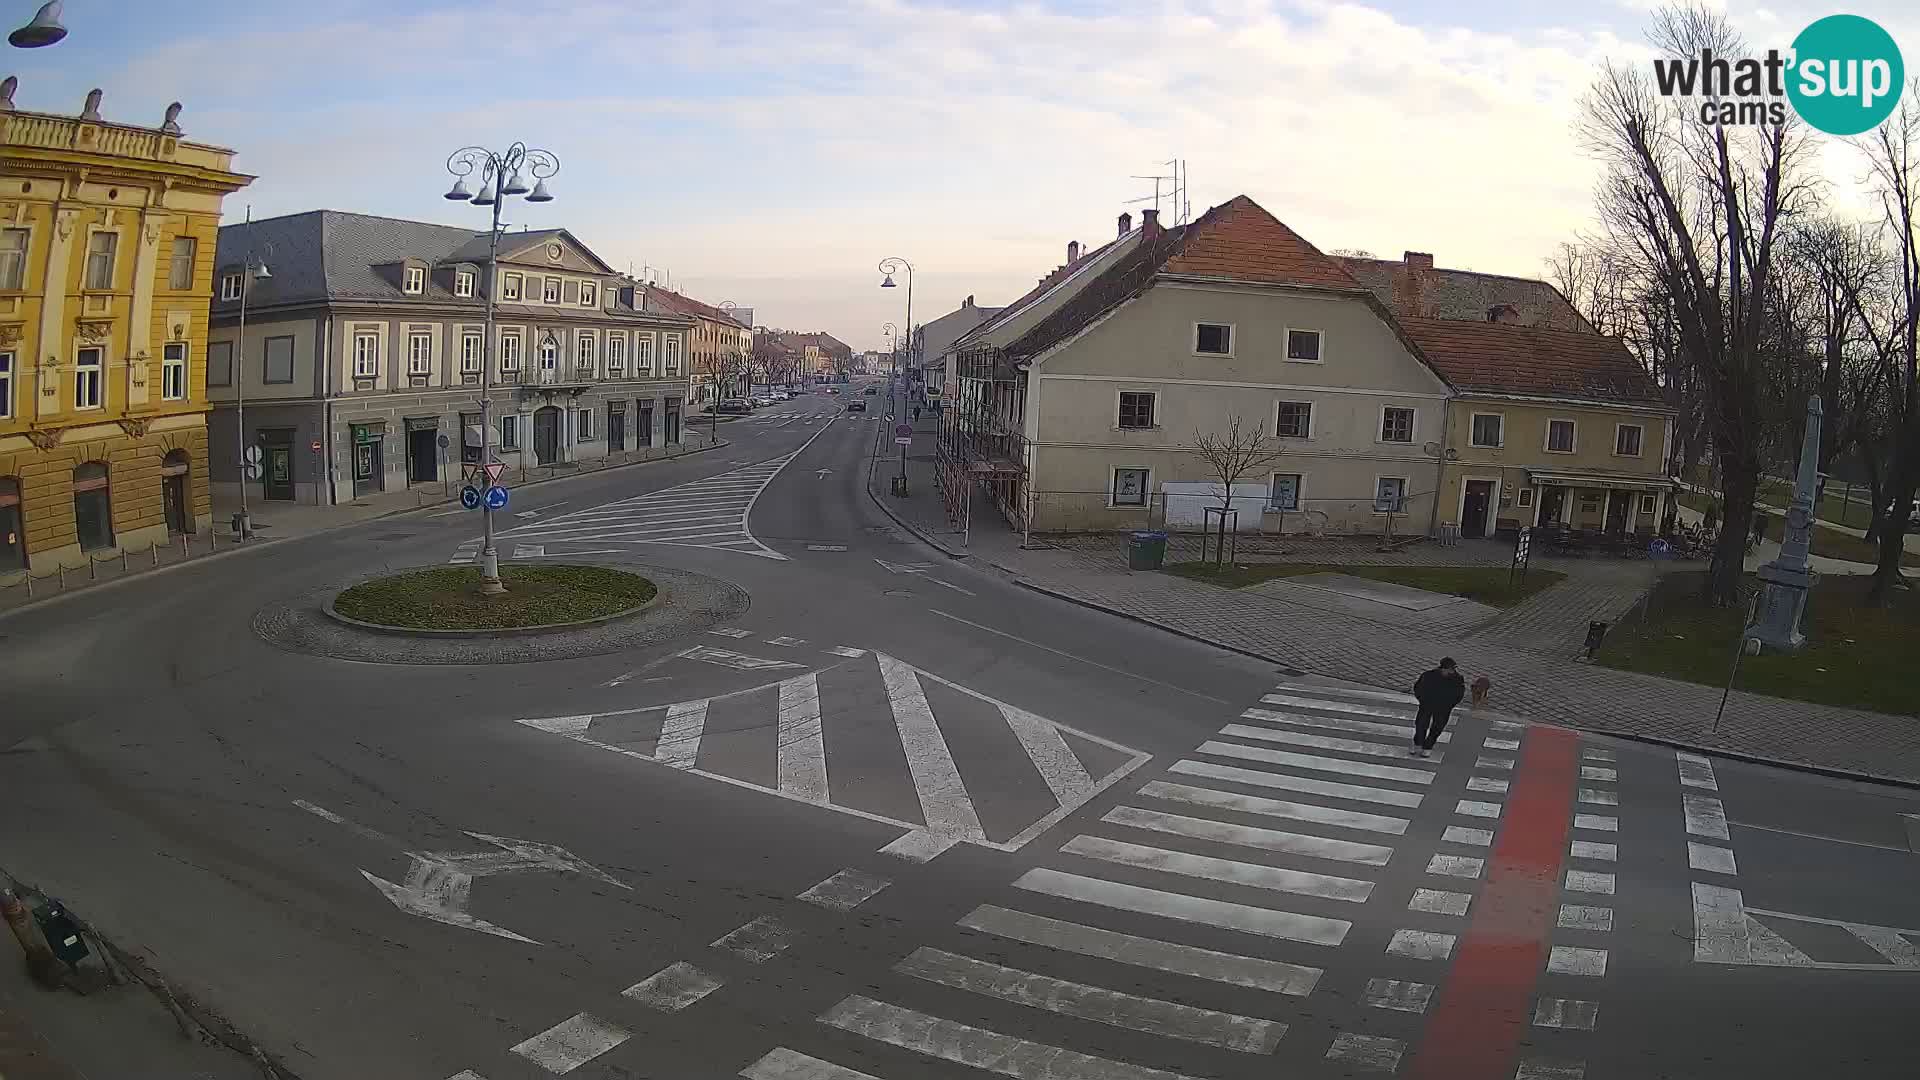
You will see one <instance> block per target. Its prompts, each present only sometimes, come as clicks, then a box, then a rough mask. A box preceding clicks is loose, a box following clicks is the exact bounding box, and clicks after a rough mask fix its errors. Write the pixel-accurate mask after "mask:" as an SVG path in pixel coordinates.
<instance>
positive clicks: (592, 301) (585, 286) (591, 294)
mask: <svg viewBox="0 0 1920 1080" xmlns="http://www.w3.org/2000/svg"><path fill="white" fill-rule="evenodd" d="M580 306H581V307H599V306H600V286H598V285H596V284H594V283H593V282H591V281H583V282H581V283H580Z"/></svg>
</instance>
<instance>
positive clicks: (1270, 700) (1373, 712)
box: [1260, 694, 1414, 727]
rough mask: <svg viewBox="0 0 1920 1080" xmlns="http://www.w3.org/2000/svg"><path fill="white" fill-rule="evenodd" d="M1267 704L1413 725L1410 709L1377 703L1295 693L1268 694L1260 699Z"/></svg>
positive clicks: (1412, 712) (1412, 711)
mask: <svg viewBox="0 0 1920 1080" xmlns="http://www.w3.org/2000/svg"><path fill="white" fill-rule="evenodd" d="M1260 700H1261V701H1264V702H1266V703H1267V704H1269V705H1292V706H1294V707H1296V708H1302V709H1318V710H1320V711H1321V712H1338V713H1349V714H1351V715H1354V716H1378V717H1380V718H1382V719H1385V720H1404V721H1406V724H1407V726H1408V727H1412V726H1413V714H1414V710H1412V709H1388V708H1385V707H1383V706H1379V705H1359V704H1353V703H1349V702H1345V701H1328V700H1327V699H1326V698H1319V697H1301V696H1299V695H1297V694H1268V695H1266V696H1264V697H1262V698H1261V699H1260Z"/></svg>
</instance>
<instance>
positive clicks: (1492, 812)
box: [1453, 799, 1501, 818]
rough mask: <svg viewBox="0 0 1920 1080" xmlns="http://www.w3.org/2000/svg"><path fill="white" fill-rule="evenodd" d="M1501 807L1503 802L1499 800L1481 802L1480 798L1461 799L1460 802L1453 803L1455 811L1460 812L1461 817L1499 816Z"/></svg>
mask: <svg viewBox="0 0 1920 1080" xmlns="http://www.w3.org/2000/svg"><path fill="white" fill-rule="evenodd" d="M1500 807H1501V804H1500V803H1497V802H1481V801H1479V800H1478V799H1461V800H1460V801H1459V802H1457V803H1454V804H1453V812H1454V813H1456V814H1459V815H1460V816H1461V817H1471V818H1497V817H1499V816H1500Z"/></svg>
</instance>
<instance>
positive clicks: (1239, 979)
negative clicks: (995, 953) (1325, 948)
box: [960, 905, 1321, 997]
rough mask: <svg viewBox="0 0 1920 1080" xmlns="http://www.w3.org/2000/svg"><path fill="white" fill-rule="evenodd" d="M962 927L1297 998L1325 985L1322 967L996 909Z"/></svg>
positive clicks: (977, 913) (976, 913)
mask: <svg viewBox="0 0 1920 1080" xmlns="http://www.w3.org/2000/svg"><path fill="white" fill-rule="evenodd" d="M960 925H961V926H964V927H966V928H967V929H969V930H978V931H980V932H982V933H987V934H993V935H996V936H998V937H1003V938H1007V939H1009V940H1012V941H1024V942H1026V943H1028V944H1030V945H1041V946H1044V947H1046V948H1049V949H1059V950H1063V951H1065V952H1071V953H1078V954H1079V955H1081V956H1093V957H1098V958H1100V959H1103V960H1113V961H1116V962H1118V963H1122V964H1131V965H1133V966H1135V967H1142V968H1149V969H1151V970H1154V971H1165V972H1171V973H1173V974H1176V975H1190V976H1192V977H1194V978H1197V979H1207V980H1209V981H1212V982H1218V983H1225V984H1227V985H1230V986H1246V987H1251V988H1253V989H1256V990H1268V991H1272V992H1274V993H1278V994H1287V995H1290V996H1293V997H1304V996H1306V995H1307V994H1310V993H1312V992H1313V988H1314V987H1315V986H1316V985H1318V983H1319V982H1320V975H1321V971H1320V969H1319V968H1313V967H1302V966H1300V965H1298V964H1288V963H1283V962H1281V961H1279V960H1263V959H1258V958H1255V957H1251V956H1238V955H1235V954H1233V953H1224V952H1215V951H1213V950H1211V949H1200V948H1195V947H1194V946H1192V945H1180V944H1175V943H1174V942H1170V941H1158V940H1155V939H1153V938H1144V937H1135V936H1134V935H1132V934H1122V933H1119V932H1118V931H1114V930H1103V929H1100V928H1098V927H1093V926H1082V925H1080V924H1078V923H1071V922H1065V921H1063V920H1060V919H1050V918H1047V917H1045V916H1043V915H1029V914H1027V913H1026V912H1024V911H1014V910H1012V909H1009V908H1002V907H993V906H991V905H984V906H981V907H977V908H974V909H973V911H972V913H971V914H969V915H968V916H967V917H966V918H964V919H961V920H960Z"/></svg>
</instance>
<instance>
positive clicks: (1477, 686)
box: [1473, 675, 1493, 708]
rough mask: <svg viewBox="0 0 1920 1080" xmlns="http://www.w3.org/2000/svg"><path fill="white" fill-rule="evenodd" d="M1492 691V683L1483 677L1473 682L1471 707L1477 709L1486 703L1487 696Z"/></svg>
mask: <svg viewBox="0 0 1920 1080" xmlns="http://www.w3.org/2000/svg"><path fill="white" fill-rule="evenodd" d="M1492 689H1493V681H1492V680H1491V679H1489V678H1487V677H1486V676H1485V675H1482V676H1480V677H1479V678H1477V679H1475V680H1473V705H1474V707H1475V708H1479V707H1480V706H1482V705H1485V704H1486V703H1487V694H1488V692H1489V691H1491V690H1492Z"/></svg>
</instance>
